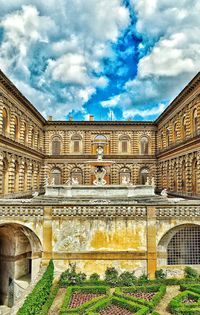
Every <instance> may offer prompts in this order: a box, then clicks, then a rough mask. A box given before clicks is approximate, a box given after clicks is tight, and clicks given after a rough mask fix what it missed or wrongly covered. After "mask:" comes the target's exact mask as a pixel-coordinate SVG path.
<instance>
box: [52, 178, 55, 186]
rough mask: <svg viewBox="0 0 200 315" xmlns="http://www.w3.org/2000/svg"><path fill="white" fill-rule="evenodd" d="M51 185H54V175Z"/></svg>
mask: <svg viewBox="0 0 200 315" xmlns="http://www.w3.org/2000/svg"><path fill="white" fill-rule="evenodd" d="M51 185H52V186H54V185H55V178H54V177H53V178H52V181H51Z"/></svg>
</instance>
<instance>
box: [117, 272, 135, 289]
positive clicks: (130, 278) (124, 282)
mask: <svg viewBox="0 0 200 315" xmlns="http://www.w3.org/2000/svg"><path fill="white" fill-rule="evenodd" d="M136 281H137V278H136V276H135V275H134V272H128V271H125V272H123V273H121V274H120V276H119V278H118V284H119V285H121V286H131V285H134V284H135V282H136Z"/></svg>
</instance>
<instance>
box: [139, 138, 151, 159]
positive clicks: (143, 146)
mask: <svg viewBox="0 0 200 315" xmlns="http://www.w3.org/2000/svg"><path fill="white" fill-rule="evenodd" d="M140 153H141V154H143V155H148V154H149V139H148V138H147V137H146V136H142V137H141V139H140Z"/></svg>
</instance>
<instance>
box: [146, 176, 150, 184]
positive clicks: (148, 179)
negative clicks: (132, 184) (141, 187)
mask: <svg viewBox="0 0 200 315" xmlns="http://www.w3.org/2000/svg"><path fill="white" fill-rule="evenodd" d="M145 185H146V186H148V185H150V178H149V176H147V180H146V183H145Z"/></svg>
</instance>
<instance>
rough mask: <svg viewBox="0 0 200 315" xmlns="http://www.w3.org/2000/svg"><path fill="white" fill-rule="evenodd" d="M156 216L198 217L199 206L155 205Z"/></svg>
mask: <svg viewBox="0 0 200 315" xmlns="http://www.w3.org/2000/svg"><path fill="white" fill-rule="evenodd" d="M156 216H157V217H158V218H159V217H160V218H163V217H166V218H169V217H200V206H198V205H197V206H187V205H185V206H174V205H171V206H170V207H167V206H165V207H159V206H158V207H156Z"/></svg>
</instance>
